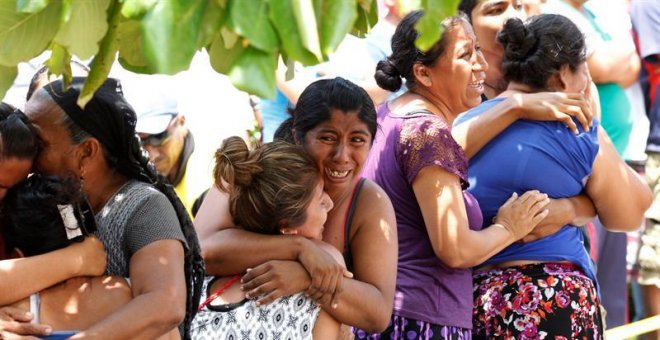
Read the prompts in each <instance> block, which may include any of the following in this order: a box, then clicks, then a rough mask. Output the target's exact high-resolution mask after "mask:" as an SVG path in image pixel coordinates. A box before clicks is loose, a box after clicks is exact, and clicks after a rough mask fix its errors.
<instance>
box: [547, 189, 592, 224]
mask: <svg viewBox="0 0 660 340" xmlns="http://www.w3.org/2000/svg"><path fill="white" fill-rule="evenodd" d="M548 210H549V211H550V213H549V214H548V216H547V217H546V218H544V219H543V221H541V223H539V225H538V226H547V225H554V226H565V225H567V224H570V225H575V226H582V225H585V224H587V223H588V222H589V221H591V220H592V219H593V218H594V217H596V208H595V207H594V204H593V203H592V202H591V199H590V198H589V196H587V195H586V194H580V195H577V196H573V197H568V198H558V199H553V200H552V203H550V205H549V207H548Z"/></svg>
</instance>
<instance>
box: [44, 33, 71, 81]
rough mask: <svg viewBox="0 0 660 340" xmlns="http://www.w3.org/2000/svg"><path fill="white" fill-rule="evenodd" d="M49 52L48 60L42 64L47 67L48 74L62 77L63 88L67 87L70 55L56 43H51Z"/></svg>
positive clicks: (69, 73)
mask: <svg viewBox="0 0 660 340" xmlns="http://www.w3.org/2000/svg"><path fill="white" fill-rule="evenodd" d="M50 50H51V51H52V52H51V54H50V58H49V59H48V60H46V62H45V63H44V64H45V65H46V66H47V67H48V73H49V74H56V75H62V76H63V77H62V78H63V80H64V81H63V86H64V87H67V86H69V84H70V83H71V54H70V53H69V51H67V50H66V48H65V47H64V46H62V45H59V44H57V43H53V44H52V45H51V46H50Z"/></svg>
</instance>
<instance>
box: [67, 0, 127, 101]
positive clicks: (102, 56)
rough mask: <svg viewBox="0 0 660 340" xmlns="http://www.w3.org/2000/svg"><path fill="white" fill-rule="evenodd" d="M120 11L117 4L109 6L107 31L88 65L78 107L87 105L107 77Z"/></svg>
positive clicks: (116, 42) (114, 46)
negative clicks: (88, 68) (87, 72)
mask: <svg viewBox="0 0 660 340" xmlns="http://www.w3.org/2000/svg"><path fill="white" fill-rule="evenodd" d="M120 10H121V6H120V4H119V3H117V2H113V3H112V4H111V5H110V10H109V12H108V16H109V22H108V31H107V32H106V33H105V36H104V37H103V39H102V40H101V44H100V46H99V52H98V53H97V54H96V56H95V57H94V60H93V61H92V64H91V65H90V70H89V75H88V76H87V79H86V80H85V85H83V88H82V90H81V91H80V96H78V102H77V103H78V106H80V107H83V108H84V107H85V105H87V102H89V100H90V99H92V96H94V92H96V90H97V89H98V88H99V87H100V86H101V85H102V84H103V82H104V81H105V79H106V78H107V77H108V73H110V68H111V67H112V64H113V63H114V61H115V56H116V55H117V47H118V41H117V32H118V31H119V28H118V27H119V22H120V21H121V18H122V16H121V12H120Z"/></svg>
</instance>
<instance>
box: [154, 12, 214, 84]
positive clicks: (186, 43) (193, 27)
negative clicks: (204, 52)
mask: <svg viewBox="0 0 660 340" xmlns="http://www.w3.org/2000/svg"><path fill="white" fill-rule="evenodd" d="M205 4H206V1H204V0H168V1H159V2H157V3H156V6H154V8H152V9H151V11H149V12H148V13H147V14H146V15H145V16H144V17H143V18H142V36H143V37H144V51H145V55H146V57H147V59H148V60H149V63H150V64H151V65H153V66H154V69H155V70H156V71H157V72H159V73H165V74H175V73H177V72H179V71H183V70H186V69H188V66H189V65H190V62H191V61H192V58H193V56H194V55H195V52H196V51H197V38H198V36H197V32H198V30H199V25H200V23H201V20H202V14H203V11H204V9H205V7H206V6H204V5H205Z"/></svg>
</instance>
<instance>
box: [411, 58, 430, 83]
mask: <svg viewBox="0 0 660 340" xmlns="http://www.w3.org/2000/svg"><path fill="white" fill-rule="evenodd" d="M412 71H413V77H415V82H416V83H417V84H420V85H422V86H424V87H430V86H431V85H433V81H432V80H431V76H430V74H429V69H428V68H427V67H426V66H424V65H423V64H422V63H415V64H413V69H412Z"/></svg>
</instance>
